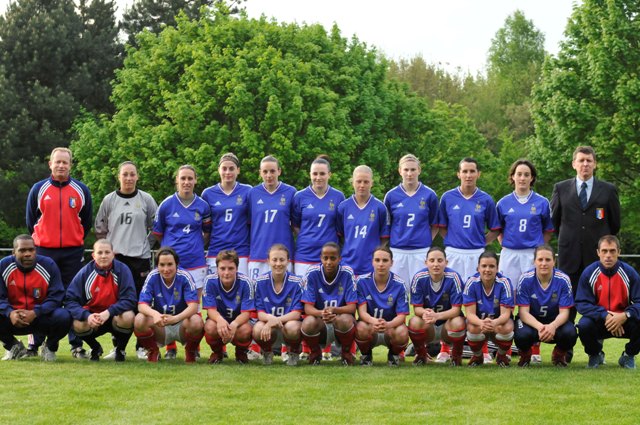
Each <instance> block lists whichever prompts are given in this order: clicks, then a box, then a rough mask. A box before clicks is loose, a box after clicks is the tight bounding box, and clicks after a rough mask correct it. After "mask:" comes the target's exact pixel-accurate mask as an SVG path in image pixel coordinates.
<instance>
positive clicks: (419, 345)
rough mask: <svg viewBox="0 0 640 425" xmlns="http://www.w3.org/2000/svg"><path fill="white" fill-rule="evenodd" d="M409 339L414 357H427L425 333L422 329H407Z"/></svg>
mask: <svg viewBox="0 0 640 425" xmlns="http://www.w3.org/2000/svg"><path fill="white" fill-rule="evenodd" d="M409 338H411V342H413V348H415V350H416V355H417V356H418V357H421V358H425V357H427V331H426V330H424V329H414V328H409Z"/></svg>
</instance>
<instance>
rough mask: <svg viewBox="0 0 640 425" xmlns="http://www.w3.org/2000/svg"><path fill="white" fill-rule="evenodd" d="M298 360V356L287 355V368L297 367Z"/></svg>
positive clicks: (293, 354)
mask: <svg viewBox="0 0 640 425" xmlns="http://www.w3.org/2000/svg"><path fill="white" fill-rule="evenodd" d="M299 359H300V354H298V353H289V355H288V356H287V366H298V360H299Z"/></svg>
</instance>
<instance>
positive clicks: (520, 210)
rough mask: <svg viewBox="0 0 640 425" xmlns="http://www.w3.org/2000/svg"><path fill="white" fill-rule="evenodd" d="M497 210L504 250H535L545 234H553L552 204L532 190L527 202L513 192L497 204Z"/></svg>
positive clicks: (541, 242)
mask: <svg viewBox="0 0 640 425" xmlns="http://www.w3.org/2000/svg"><path fill="white" fill-rule="evenodd" d="M496 208H497V210H498V219H499V220H500V227H502V246H503V247H505V248H510V249H529V248H535V247H537V246H539V245H542V244H543V243H544V238H543V234H544V232H553V223H552V222H551V209H550V207H549V201H548V200H547V198H545V197H544V196H541V195H538V194H537V193H535V192H534V191H533V190H532V191H531V192H530V193H529V196H528V197H527V200H526V202H525V203H521V202H520V201H519V200H518V197H517V196H516V194H515V193H514V192H511V193H510V194H508V195H507V196H505V197H504V198H502V199H500V200H499V201H498V204H497V205H496Z"/></svg>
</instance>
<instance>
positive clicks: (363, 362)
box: [360, 354, 373, 366]
mask: <svg viewBox="0 0 640 425" xmlns="http://www.w3.org/2000/svg"><path fill="white" fill-rule="evenodd" d="M360 366H373V355H371V354H363V355H362V356H360Z"/></svg>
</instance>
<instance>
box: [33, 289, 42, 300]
mask: <svg viewBox="0 0 640 425" xmlns="http://www.w3.org/2000/svg"><path fill="white" fill-rule="evenodd" d="M40 295H42V291H41V290H40V288H33V298H40Z"/></svg>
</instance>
